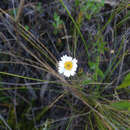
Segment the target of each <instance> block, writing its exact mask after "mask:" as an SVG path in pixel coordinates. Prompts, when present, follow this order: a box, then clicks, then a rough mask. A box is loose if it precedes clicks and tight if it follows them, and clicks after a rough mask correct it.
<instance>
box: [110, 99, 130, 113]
mask: <svg viewBox="0 0 130 130" xmlns="http://www.w3.org/2000/svg"><path fill="white" fill-rule="evenodd" d="M110 106H112V107H114V108H116V109H118V110H123V111H125V110H127V111H130V101H127V100H125V101H118V102H114V103H111V104H110Z"/></svg>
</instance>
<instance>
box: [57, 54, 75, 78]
mask: <svg viewBox="0 0 130 130" xmlns="http://www.w3.org/2000/svg"><path fill="white" fill-rule="evenodd" d="M76 70H77V60H76V58H72V57H70V56H67V55H64V56H63V57H61V60H60V61H59V63H58V72H59V73H60V74H63V75H64V76H66V77H70V76H73V75H75V73H76Z"/></svg>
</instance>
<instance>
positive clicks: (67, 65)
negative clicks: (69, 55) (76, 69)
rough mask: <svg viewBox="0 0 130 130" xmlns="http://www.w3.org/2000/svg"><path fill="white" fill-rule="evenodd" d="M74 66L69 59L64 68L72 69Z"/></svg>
mask: <svg viewBox="0 0 130 130" xmlns="http://www.w3.org/2000/svg"><path fill="white" fill-rule="evenodd" d="M72 67H73V63H72V61H67V62H65V63H64V68H65V69H66V70H71V69H72Z"/></svg>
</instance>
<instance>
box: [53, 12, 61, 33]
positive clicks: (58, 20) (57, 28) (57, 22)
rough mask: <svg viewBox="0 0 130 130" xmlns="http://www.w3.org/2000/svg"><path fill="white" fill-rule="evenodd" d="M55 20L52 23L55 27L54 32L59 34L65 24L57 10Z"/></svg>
mask: <svg viewBox="0 0 130 130" xmlns="http://www.w3.org/2000/svg"><path fill="white" fill-rule="evenodd" d="M53 18H54V22H53V23H52V25H53V27H54V34H57V33H58V32H59V31H60V28H61V26H62V24H63V21H62V20H61V18H60V16H59V15H58V14H57V13H56V12H55V13H54V16H53Z"/></svg>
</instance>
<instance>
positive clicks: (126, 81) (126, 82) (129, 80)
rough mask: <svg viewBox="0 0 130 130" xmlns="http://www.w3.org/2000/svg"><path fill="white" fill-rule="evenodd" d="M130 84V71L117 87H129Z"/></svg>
mask: <svg viewBox="0 0 130 130" xmlns="http://www.w3.org/2000/svg"><path fill="white" fill-rule="evenodd" d="M129 86H130V73H128V74H127V75H126V76H125V78H124V80H123V82H122V83H121V85H119V86H118V87H117V89H121V88H126V87H129Z"/></svg>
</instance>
